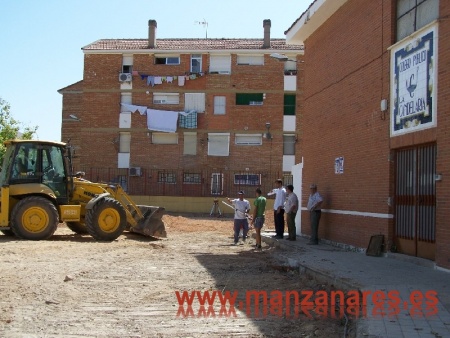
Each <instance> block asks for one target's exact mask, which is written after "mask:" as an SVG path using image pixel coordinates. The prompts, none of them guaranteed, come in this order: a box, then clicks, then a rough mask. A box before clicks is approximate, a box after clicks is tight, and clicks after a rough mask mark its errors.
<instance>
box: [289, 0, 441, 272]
mask: <svg viewBox="0 0 450 338" xmlns="http://www.w3.org/2000/svg"><path fill="white" fill-rule="evenodd" d="M449 15H450V3H449V2H448V1H442V0H440V1H439V0H414V1H406V0H380V1H372V0H316V1H314V2H313V3H312V4H311V5H310V7H309V8H308V10H307V11H305V12H304V13H303V14H302V15H301V16H300V17H299V18H298V19H297V20H296V21H295V22H294V23H292V25H291V27H290V28H289V29H288V30H287V31H286V32H285V34H286V38H287V42H288V43H293V44H304V46H305V56H304V59H305V65H306V66H305V71H304V82H305V83H306V84H307V85H306V86H305V87H304V88H303V89H304V90H303V92H302V94H301V97H302V98H301V102H302V116H301V122H300V124H299V125H298V127H299V129H298V133H299V134H300V135H301V138H300V148H299V155H300V156H298V158H299V159H301V158H303V162H302V165H303V186H309V184H310V183H312V182H314V183H316V184H317V185H318V188H319V191H320V192H321V193H322V194H323V196H324V198H325V202H324V205H323V212H322V219H321V225H320V232H319V234H320V236H321V237H322V238H325V239H328V240H331V241H335V242H340V243H346V244H350V245H353V246H356V247H363V248H366V247H367V246H368V243H369V241H370V238H371V236H372V235H378V234H382V235H384V243H385V249H386V250H391V251H396V252H400V253H404V254H407V255H411V256H418V257H422V258H427V259H431V260H434V261H435V262H436V265H437V266H438V267H442V268H446V269H448V268H450V225H449V223H448V219H449V218H450V208H449V203H450V180H449V177H450V169H449V162H450V139H449V138H450V132H449V131H450V119H449V118H448V117H447V115H448V109H449V105H450V87H449V86H448V85H447V84H448V83H449V82H448V81H449V80H450V75H449V69H448V67H447V65H448V63H449V60H450V54H449V50H450V38H449V36H450V21H449V20H448V17H449ZM307 199H308V192H304V193H303V196H302V201H303V203H302V204H303V205H306V202H307ZM301 217H302V224H308V219H309V215H308V211H307V210H305V209H304V210H303V211H302V216H301ZM302 232H304V233H309V228H308V226H304V225H303V226H302Z"/></svg>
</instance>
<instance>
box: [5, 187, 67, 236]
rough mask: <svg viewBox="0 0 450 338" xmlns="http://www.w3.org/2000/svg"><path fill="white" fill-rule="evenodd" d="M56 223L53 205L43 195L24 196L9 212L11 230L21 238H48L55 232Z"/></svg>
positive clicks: (57, 219) (55, 212) (55, 211)
mask: <svg viewBox="0 0 450 338" xmlns="http://www.w3.org/2000/svg"><path fill="white" fill-rule="evenodd" d="M58 223H59V216H58V211H57V210H56V207H55V205H54V204H53V203H52V202H51V201H49V200H47V199H45V198H44V197H39V196H30V197H26V198H24V199H23V200H20V201H19V202H18V203H17V204H16V206H15V207H14V209H13V210H12V213H11V230H12V232H13V233H14V234H15V235H16V236H17V237H19V238H22V239H29V240H34V241H39V240H42V239H48V238H50V237H51V236H52V235H53V234H54V233H55V231H56V229H57V227H58Z"/></svg>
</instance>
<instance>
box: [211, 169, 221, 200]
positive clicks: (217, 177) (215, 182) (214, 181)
mask: <svg viewBox="0 0 450 338" xmlns="http://www.w3.org/2000/svg"><path fill="white" fill-rule="evenodd" d="M211 195H223V174H220V173H212V174H211Z"/></svg>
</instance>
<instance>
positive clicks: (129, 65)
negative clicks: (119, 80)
mask: <svg viewBox="0 0 450 338" xmlns="http://www.w3.org/2000/svg"><path fill="white" fill-rule="evenodd" d="M132 72H133V55H124V56H123V58H122V73H132Z"/></svg>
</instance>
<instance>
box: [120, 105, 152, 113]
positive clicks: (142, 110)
mask: <svg viewBox="0 0 450 338" xmlns="http://www.w3.org/2000/svg"><path fill="white" fill-rule="evenodd" d="M121 105H122V107H123V108H124V109H126V111H130V112H132V113H135V112H136V110H137V111H139V113H140V114H141V115H145V114H146V113H147V107H145V106H136V105H134V104H127V103H121Z"/></svg>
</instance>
